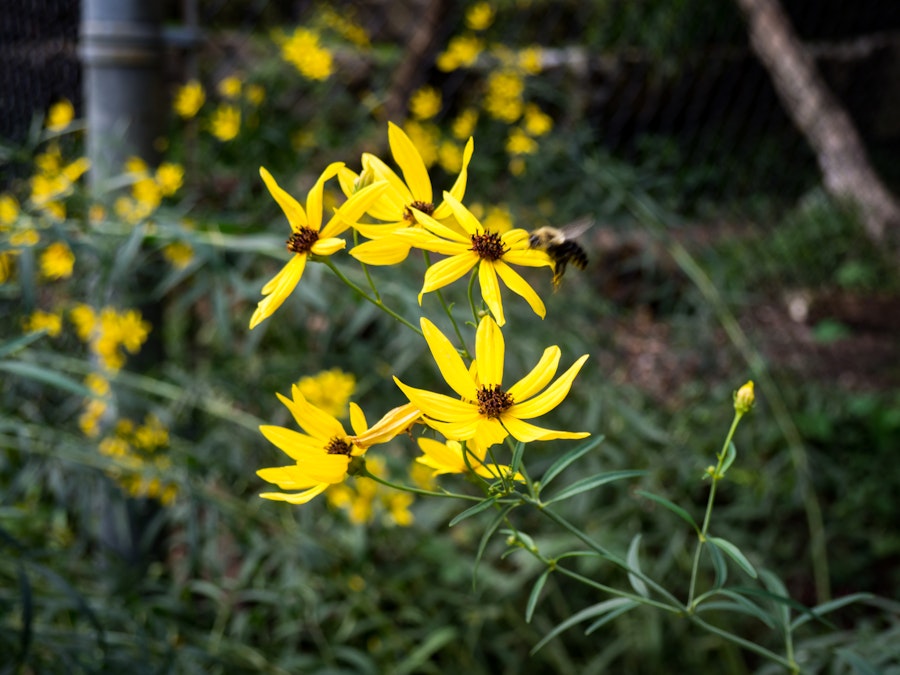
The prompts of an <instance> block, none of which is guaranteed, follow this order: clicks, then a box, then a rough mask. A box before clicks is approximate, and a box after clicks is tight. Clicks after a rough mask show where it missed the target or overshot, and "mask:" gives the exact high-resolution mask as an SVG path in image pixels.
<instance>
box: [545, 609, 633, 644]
mask: <svg viewBox="0 0 900 675" xmlns="http://www.w3.org/2000/svg"><path fill="white" fill-rule="evenodd" d="M626 604H629V605H633V604H636V601H634V600H629V599H628V598H613V599H611V600H604V601H603V602H598V603H597V604H596V605H591V606H590V607H585V608H584V609H582V610H581V611H580V612H575V614H573V615H572V616H570V617H569V618H568V619H566V620H565V621H563V622H562V623H559V624H557V625H556V626H554V627H553V630H551V631H550V632H549V633H547V634H546V635H545V636H544V637H543V638H541V640H540V642H538V643H537V644H536V645H535V646H534V647H532V648H531V652H530V653H531V654H532V655H534V654H537V652H538V651H540V649H541V647H543V646H544V645H545V644H547V643H548V642H550V640H552V639H553V638H555V637H556V636H557V635H559V634H560V633H562V632H563V631H564V630H566V629H568V628H571V627H572V626H574V625H575V624H577V623H580V622H582V621H584V620H586V619H592V618H594V617H595V616H602V615H604V614H606V613H607V612H611V611H613V610H615V609H617V608H619V607H621V606H622V605H626Z"/></svg>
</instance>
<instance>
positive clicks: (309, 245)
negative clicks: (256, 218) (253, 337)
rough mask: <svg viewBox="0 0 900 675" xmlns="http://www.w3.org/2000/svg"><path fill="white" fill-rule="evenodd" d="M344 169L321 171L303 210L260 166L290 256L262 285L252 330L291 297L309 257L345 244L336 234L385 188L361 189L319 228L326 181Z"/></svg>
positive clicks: (333, 167)
mask: <svg viewBox="0 0 900 675" xmlns="http://www.w3.org/2000/svg"><path fill="white" fill-rule="evenodd" d="M343 166H344V165H343V163H342V162H335V163H333V164H330V165H328V167H327V168H326V169H325V171H324V172H322V175H321V176H319V179H318V180H317V181H316V183H315V185H313V187H312V189H311V190H310V191H309V194H308V195H307V197H306V211H304V210H303V207H302V206H300V204H299V203H298V202H297V200H296V199H294V198H293V197H291V196H290V195H289V194H288V193H287V192H285V191H284V190H283V189H281V188H280V187H279V186H278V183H276V182H275V179H274V178H272V175H271V174H270V173H269V172H268V171H266V170H265V169H264V168H262V167H260V169H259V175H260V176H262V179H263V181H265V183H266V187H267V188H268V189H269V192H270V193H271V194H272V197H274V198H275V201H276V202H278V205H279V206H280V207H281V210H282V211H284V215H285V216H287V219H288V223H289V224H290V226H291V236H290V238H289V239H288V240H287V249H288V251H290V252H291V253H292V254H293V255H292V256H291V259H290V260H289V261H288V263H287V264H286V265H285V266H284V267H283V268H282V269H281V271H280V272H278V274H276V275H275V276H274V277H273V278H272V279H271V280H270V281H269V282H268V283H267V284H266V285H265V286H263V288H262V294H263V295H265V296H266V297H265V298H263V299H262V300H261V301H260V302H259V304H258V305H257V307H256V311H255V312H253V316H252V317H251V318H250V328H251V329H252V328H255V327H256V326H257V325H259V324H260V323H262V322H263V321H264V320H265V319H267V318H268V317H270V316H272V314H273V313H274V312H275V310H276V309H278V308H279V307H280V306H281V304H282V303H283V302H284V301H285V299H286V298H287V296H288V295H290V294H291V291H293V290H294V288H295V287H296V286H297V283H298V282H299V281H300V277H301V276H302V275H303V270H304V269H305V268H306V261H307V259H308V258H309V255H310V254H313V255H318V256H329V255H331V254H333V253H336V252H337V251H340V250H341V249H342V248H344V247H345V246H346V245H347V242H345V241H344V240H343V239H341V238H339V237H338V235H339V234H341V233H342V232H344V231H345V230H346V229H347V228H348V227H351V226H352V225H353V224H354V223H355V221H356V220H358V219H359V218H360V216H362V214H363V213H365V211H366V209H367V208H369V206H370V205H371V204H372V202H373V201H375V199H377V198H378V197H379V196H380V195H381V194H382V192H384V190H385V188H387V183H385V182H384V181H379V182H378V183H374V184H372V185H369V186H367V187H366V188H364V189H362V190H360V191H359V192H357V193H356V194H354V195H353V196H352V197H350V198H349V199H348V200H347V201H346V202H345V203H344V204H343V206H341V207H340V208H339V209H337V210H336V211H335V213H334V215H332V216H331V219H330V220H329V221H328V222H327V223H326V224H325V225H324V226H322V200H323V192H324V189H325V182H326V181H327V180H328V179H330V178H332V177H333V176H335V175H337V172H338V171H339V170H340V169H341V168H342V167H343Z"/></svg>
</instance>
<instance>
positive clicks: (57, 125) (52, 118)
mask: <svg viewBox="0 0 900 675" xmlns="http://www.w3.org/2000/svg"><path fill="white" fill-rule="evenodd" d="M73 119H75V107H74V106H73V105H72V104H71V102H69V101H68V99H63V100H61V101H59V102H58V103H54V104H53V105H52V106H50V110H49V111H48V112H47V122H46V125H47V129H49V130H50V131H62V130H63V129H65V128H66V127H68V126H69V125H70V124H71V123H72V120H73Z"/></svg>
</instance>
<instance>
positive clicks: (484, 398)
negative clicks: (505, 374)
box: [478, 384, 513, 419]
mask: <svg viewBox="0 0 900 675" xmlns="http://www.w3.org/2000/svg"><path fill="white" fill-rule="evenodd" d="M512 404H513V399H512V396H510V395H509V394H507V393H506V392H505V391H503V390H502V389H501V388H500V385H499V384H495V385H494V386H492V387H482V388H481V389H479V390H478V412H479V414H481V415H485V416H486V417H489V418H491V419H497V418H498V417H500V415H502V414H503V413H505V412H506V411H507V410H509V409H510V408H511V407H512Z"/></svg>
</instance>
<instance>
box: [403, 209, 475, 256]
mask: <svg viewBox="0 0 900 675" xmlns="http://www.w3.org/2000/svg"><path fill="white" fill-rule="evenodd" d="M413 213H414V214H415V216H416V222H417V223H419V224H420V225H422V227H424V228H426V229H427V230H428V231H430V232H432V233H434V234H436V235H437V236H438V237H441V238H443V239H447V240H449V241H455V242H459V243H460V244H465V245H466V246H467V247H469V248H471V246H472V238H471V236H469V235H466V234H464V233H462V232H457V231H456V230H452V229H450V228H449V227H447V226H446V225H444V224H443V223H441V222H440V221H438V220H437V219H436V218H434V217H433V216H429V215H428V214H427V213H423V212H422V211H419V210H418V209H413Z"/></svg>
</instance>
